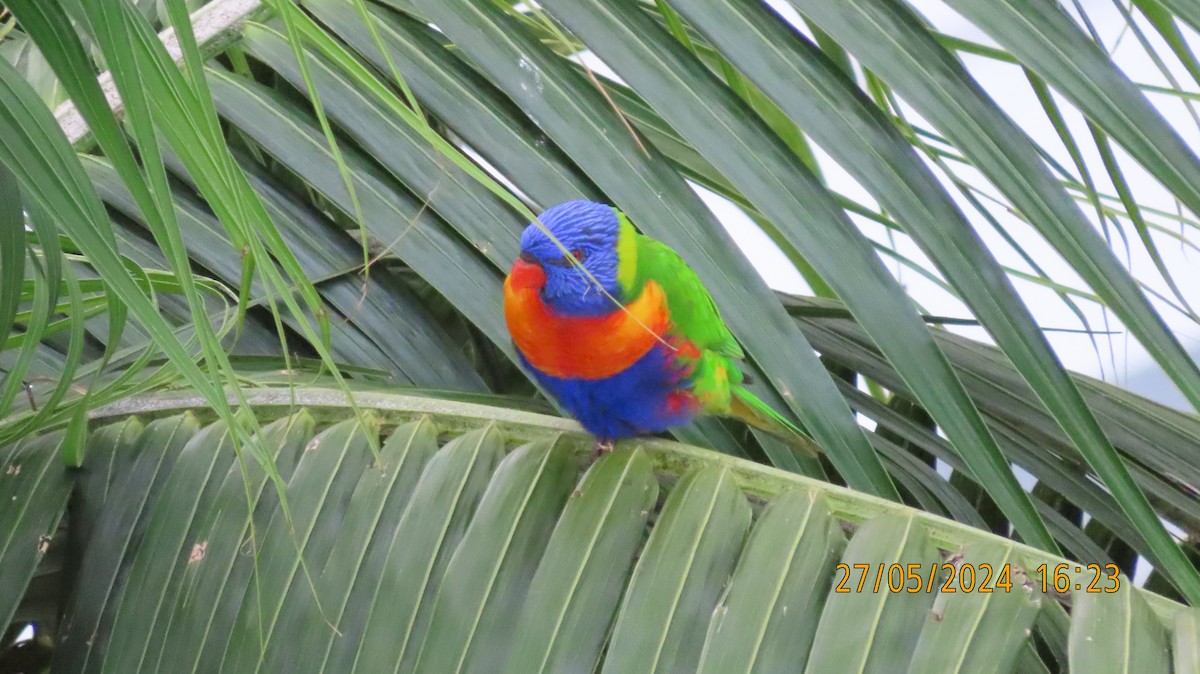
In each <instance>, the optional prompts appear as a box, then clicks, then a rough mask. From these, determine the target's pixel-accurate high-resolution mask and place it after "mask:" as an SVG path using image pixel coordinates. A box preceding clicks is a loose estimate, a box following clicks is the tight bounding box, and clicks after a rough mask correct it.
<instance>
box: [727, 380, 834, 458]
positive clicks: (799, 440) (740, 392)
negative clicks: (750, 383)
mask: <svg viewBox="0 0 1200 674" xmlns="http://www.w3.org/2000/svg"><path fill="white" fill-rule="evenodd" d="M729 413H730V416H732V417H733V418H735V419H738V420H740V421H744V422H746V423H747V424H750V425H751V426H753V427H755V428H757V429H759V430H761V431H765V432H767V433H770V434H771V435H773V436H775V437H776V438H779V439H780V440H782V441H783V442H786V443H787V444H788V446H790V447H792V448H794V449H797V450H799V451H801V452H803V453H805V454H808V455H809V456H814V457H815V456H817V455H818V454H819V453H820V451H821V448H820V447H818V446H817V443H815V442H813V441H812V439H811V438H810V437H808V434H807V433H805V432H804V431H802V430H800V428H799V427H798V426H796V424H793V423H792V422H791V421H788V420H787V418H786V417H784V416H783V415H782V414H780V413H778V412H776V411H775V410H773V409H771V406H770V405H768V404H766V403H765V402H763V401H762V400H760V399H759V398H758V396H756V395H754V394H753V393H751V392H750V391H748V390H746V389H744V388H742V387H740V386H739V387H736V388H734V390H733V399H732V400H730V404H729Z"/></svg>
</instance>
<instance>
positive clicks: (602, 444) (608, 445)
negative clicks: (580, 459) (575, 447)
mask: <svg viewBox="0 0 1200 674" xmlns="http://www.w3.org/2000/svg"><path fill="white" fill-rule="evenodd" d="M614 444H616V443H614V442H613V441H612V440H601V439H600V438H596V444H595V445H593V446H592V451H593V453H594V455H595V457H596V458H597V459H599V458H600V457H602V456H604V455H605V454H608V453H609V452H611V451H612V450H613V445H614Z"/></svg>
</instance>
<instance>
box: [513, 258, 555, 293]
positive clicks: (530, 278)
mask: <svg viewBox="0 0 1200 674" xmlns="http://www.w3.org/2000/svg"><path fill="white" fill-rule="evenodd" d="M505 285H507V286H509V287H510V288H512V289H513V290H519V289H525V288H532V289H536V290H540V289H541V288H542V286H544V285H546V270H545V269H542V266H541V265H540V264H538V263H537V258H535V257H533V256H532V255H530V254H529V253H521V257H519V258H517V260H516V262H513V266H512V271H510V272H508V279H507V282H506V283H505Z"/></svg>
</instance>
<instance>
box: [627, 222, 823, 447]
mask: <svg viewBox="0 0 1200 674" xmlns="http://www.w3.org/2000/svg"><path fill="white" fill-rule="evenodd" d="M617 217H618V218H620V220H621V240H620V242H619V244H618V255H619V256H620V257H621V258H623V259H622V260H621V262H620V264H621V267H622V269H621V270H620V271H619V272H618V274H619V276H620V277H621V279H622V284H623V286H624V288H623V290H624V291H625V293H626V296H627V297H630V298H633V297H637V296H638V294H639V293H641V291H642V287H643V286H644V285H645V284H646V282H647V281H649V280H651V279H653V280H654V282H655V283H657V284H658V285H659V287H661V288H662V290H663V294H664V295H665V296H666V298H667V309H668V311H670V314H671V324H672V328H671V330H670V331H669V332H668V336H675V337H682V338H684V339H687V340H689V341H691V342H692V343H693V344H695V345H696V347H697V348H699V349H700V358H699V360H698V361H697V362H696V363H695V370H694V373H693V379H692V391H693V393H695V394H696V396H697V397H699V398H700V400H701V401H702V403H703V404H704V409H705V412H707V413H709V414H718V415H722V416H731V417H734V418H736V419H739V420H741V421H744V422H746V423H748V424H750V425H751V426H754V427H756V428H759V429H761V430H764V431H766V432H768V433H770V434H772V435H774V436H776V437H778V438H780V439H782V440H783V441H785V442H787V443H788V444H789V445H791V446H793V447H795V448H797V449H799V450H801V451H803V452H805V453H807V454H814V453H815V447H816V445H815V444H814V443H813V442H812V441H811V440H810V439H808V437H807V436H806V435H805V434H804V432H803V431H801V430H800V429H799V428H798V427H797V426H796V425H795V424H793V423H792V422H790V421H788V420H787V418H785V417H784V416H782V415H780V414H779V413H778V412H776V411H775V410H773V409H771V407H770V406H769V405H767V404H766V403H764V402H763V401H762V400H760V399H759V398H758V397H757V396H755V395H754V394H753V393H751V392H750V391H749V390H747V389H746V388H745V387H743V386H742V385H741V384H742V380H743V377H744V376H743V374H742V371H741V369H740V368H739V367H738V362H737V361H738V360H741V359H743V358H745V357H746V355H745V353H744V352H743V351H742V347H741V345H740V344H738V342H737V339H736V338H735V337H734V336H733V333H732V332H730V331H729V326H727V325H726V324H725V320H724V319H723V318H721V313H720V311H718V310H717V304H716V302H714V301H713V298H712V295H709V294H708V289H707V288H705V287H704V284H703V283H702V282H701V281H700V277H699V276H696V272H694V271H692V268H691V267H689V266H688V265H687V263H686V262H684V261H683V258H681V257H679V254H678V253H676V252H675V251H674V250H673V249H672V248H671V247H670V246H668V245H667V244H665V243H663V242H661V241H658V240H656V239H652V238H650V237H648V236H646V235H644V234H638V233H637V232H636V231H635V230H634V228H633V225H632V224H630V223H629V220H628V219H627V218H626V217H625V215H624V214H623V213H621V212H620V211H617ZM633 260H636V262H633V264H634V266H632V267H631V266H630V264H631V262H632V261H633Z"/></svg>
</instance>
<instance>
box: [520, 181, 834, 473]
mask: <svg viewBox="0 0 1200 674" xmlns="http://www.w3.org/2000/svg"><path fill="white" fill-rule="evenodd" d="M538 221H539V222H540V223H541V224H542V225H543V226H544V227H545V228H546V229H547V230H549V231H550V232H551V233H552V234H553V235H554V238H555V239H557V240H558V241H559V242H560V243H561V244H562V246H563V248H566V250H568V251H570V253H569V254H570V255H571V256H572V257H573V258H574V260H572V259H570V258H568V257H567V255H566V254H564V253H563V249H562V248H560V247H559V246H558V245H556V244H555V242H554V240H553V239H551V237H550V236H548V235H547V234H546V232H545V231H543V230H542V229H541V228H539V227H538V226H537V224H536V223H531V224H530V225H529V226H528V227H526V228H525V231H524V232H523V233H522V235H521V255H520V258H518V259H517V260H516V261H515V262H514V263H513V267H512V271H511V272H510V273H509V275H508V278H507V279H505V282H504V314H505V319H506V320H507V322H508V330H509V333H510V334H511V335H512V338H513V342H514V344H515V345H516V348H517V352H518V353H519V354H520V358H521V361H522V364H523V365H524V366H525V367H526V368H527V369H528V370H529V371H530V372H531V373H532V374H533V376H534V377H535V378H536V379H537V381H538V383H540V384H541V385H542V387H543V388H544V389H545V390H546V391H548V392H549V393H550V394H551V395H553V396H554V397H555V398H556V399H557V400H558V402H559V403H560V404H561V405H562V407H564V408H565V409H566V410H567V411H568V412H570V413H571V414H572V415H574V416H575V418H576V419H578V420H579V423H580V424H582V425H583V427H584V429H586V430H587V431H588V432H589V433H591V434H592V435H594V436H595V437H596V451H597V453H602V452H604V451H607V450H609V449H611V448H612V444H613V442H614V441H615V440H619V439H622V438H628V437H632V436H637V435H645V434H651V433H658V432H661V431H664V430H666V429H668V428H671V427H673V426H679V425H683V424H686V423H688V422H689V421H691V420H692V418H693V417H695V416H696V415H700V414H712V415H720V416H730V417H734V418H737V419H741V420H743V421H745V422H747V423H749V424H751V425H753V426H756V427H758V428H761V429H763V430H766V431H768V432H771V433H772V434H775V435H778V436H780V437H783V438H785V439H791V440H797V439H801V438H804V436H803V435H801V433H800V431H799V429H797V428H796V427H795V426H794V425H792V424H791V423H790V422H788V421H787V420H786V419H784V418H783V417H782V416H780V415H779V414H778V413H776V412H775V411H774V410H772V409H771V408H770V407H769V406H768V405H767V404H766V403H764V402H762V401H761V400H759V399H758V398H757V397H755V396H754V395H753V394H752V393H750V392H749V391H748V390H746V389H745V388H744V387H743V386H742V385H743V384H744V383H748V382H747V379H746V377H745V375H743V374H742V371H741V370H740V369H738V360H740V359H742V358H744V357H745V356H744V354H743V353H742V348H741V346H740V345H738V343H737V340H736V339H734V337H733V334H732V333H731V332H730V331H729V328H728V327H727V326H726V325H725V321H724V320H722V319H721V315H720V313H719V312H718V311H717V307H716V304H714V303H713V299H712V297H711V296H710V295H709V294H708V291H707V290H706V289H705V288H704V285H703V284H702V283H701V282H700V279H699V277H697V276H696V273H695V272H693V271H692V270H691V268H689V267H688V266H687V263H685V262H684V261H683V259H682V258H680V257H679V255H678V254H677V253H676V252H675V251H674V250H672V249H671V248H670V247H669V246H667V245H666V244H664V243H662V242H660V241H656V240H655V239H652V238H650V237H648V236H645V235H643V234H639V233H638V232H637V231H636V230H634V228H633V225H632V224H631V223H630V222H629V219H628V218H626V217H625V215H624V214H623V213H621V212H620V211H618V210H617V209H615V208H613V207H611V206H607V205H605V204H600V203H596V202H592V201H585V200H577V201H568V202H566V203H562V204H559V205H557V206H554V207H552V208H550V209H548V210H546V211H545V212H544V213H542V214H541V216H539V218H538ZM576 263H578V264H576ZM580 267H582V268H583V269H586V270H587V272H590V275H591V276H592V277H593V278H588V274H585V273H584V272H583V270H582V269H580ZM593 279H594V280H593ZM597 282H598V283H599V284H600V286H602V287H603V292H601V290H600V288H598V287H597V286H596V284H597ZM614 299H615V300H616V301H618V302H620V303H621V305H623V307H622V306H618V305H617V304H615V303H614V301H613V300H614ZM789 444H795V443H789ZM799 446H800V447H803V448H808V447H811V444H808V443H806V442H801V443H799Z"/></svg>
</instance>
